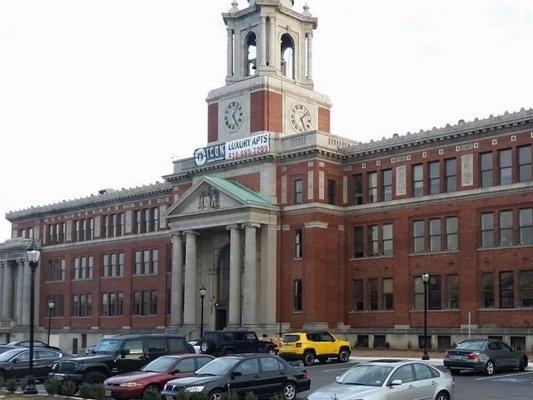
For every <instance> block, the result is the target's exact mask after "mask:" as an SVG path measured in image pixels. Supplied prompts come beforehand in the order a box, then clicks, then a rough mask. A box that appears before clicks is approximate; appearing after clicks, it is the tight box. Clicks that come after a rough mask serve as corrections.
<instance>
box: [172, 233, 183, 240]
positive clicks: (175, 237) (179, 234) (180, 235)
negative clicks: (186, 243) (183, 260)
mask: <svg viewBox="0 0 533 400" xmlns="http://www.w3.org/2000/svg"><path fill="white" fill-rule="evenodd" d="M170 238H171V239H183V232H181V231H172V232H170Z"/></svg>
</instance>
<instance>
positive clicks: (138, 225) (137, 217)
mask: <svg viewBox="0 0 533 400" xmlns="http://www.w3.org/2000/svg"><path fill="white" fill-rule="evenodd" d="M133 226H134V227H135V233H144V231H143V217H142V212H141V210H136V211H135V214H134V220H133Z"/></svg>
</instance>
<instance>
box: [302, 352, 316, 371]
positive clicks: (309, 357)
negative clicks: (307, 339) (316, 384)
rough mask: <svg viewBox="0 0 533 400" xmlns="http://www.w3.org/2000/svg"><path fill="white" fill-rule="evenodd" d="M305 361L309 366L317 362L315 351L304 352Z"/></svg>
mask: <svg viewBox="0 0 533 400" xmlns="http://www.w3.org/2000/svg"><path fill="white" fill-rule="evenodd" d="M303 362H304V365H305V366H307V367H308V366H310V365H313V363H314V362H315V353H313V352H312V351H310V350H307V351H306V352H305V353H304V359H303Z"/></svg>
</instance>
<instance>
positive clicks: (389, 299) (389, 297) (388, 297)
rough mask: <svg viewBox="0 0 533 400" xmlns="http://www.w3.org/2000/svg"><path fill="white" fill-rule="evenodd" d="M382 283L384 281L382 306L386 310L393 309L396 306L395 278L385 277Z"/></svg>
mask: <svg viewBox="0 0 533 400" xmlns="http://www.w3.org/2000/svg"><path fill="white" fill-rule="evenodd" d="M381 283H382V307H383V309H384V310H392V309H393V308H394V295H393V291H394V290H393V289H394V287H393V280H392V279H383V280H382V281H381Z"/></svg>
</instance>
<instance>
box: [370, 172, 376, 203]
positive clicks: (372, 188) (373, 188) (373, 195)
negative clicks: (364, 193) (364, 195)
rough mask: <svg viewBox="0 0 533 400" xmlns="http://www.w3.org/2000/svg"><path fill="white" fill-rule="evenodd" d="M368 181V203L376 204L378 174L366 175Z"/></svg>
mask: <svg viewBox="0 0 533 400" xmlns="http://www.w3.org/2000/svg"><path fill="white" fill-rule="evenodd" d="M367 179H368V182H367V183H368V203H377V201H378V173H377V172H371V173H369V174H368V175H367Z"/></svg>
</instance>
